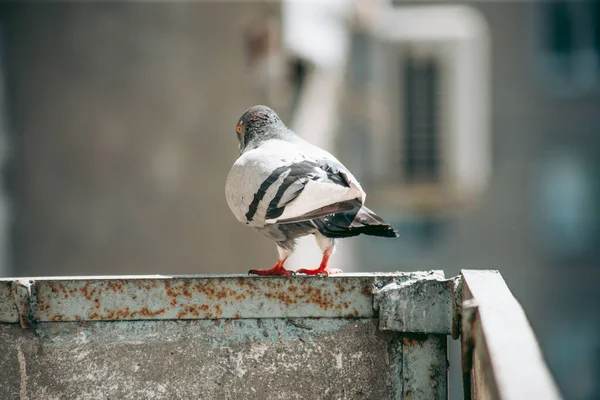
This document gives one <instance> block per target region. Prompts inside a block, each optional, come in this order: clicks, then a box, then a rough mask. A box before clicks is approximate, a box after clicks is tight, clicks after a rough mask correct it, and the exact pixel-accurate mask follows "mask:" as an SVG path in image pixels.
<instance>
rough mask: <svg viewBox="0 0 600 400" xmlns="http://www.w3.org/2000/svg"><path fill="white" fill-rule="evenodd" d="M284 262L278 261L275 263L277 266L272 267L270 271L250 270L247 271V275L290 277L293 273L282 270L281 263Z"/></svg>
mask: <svg viewBox="0 0 600 400" xmlns="http://www.w3.org/2000/svg"><path fill="white" fill-rule="evenodd" d="M284 261H285V260H279V261H277V264H275V265H274V266H273V268H271V269H251V270H250V271H248V273H249V274H251V275H261V276H269V275H284V276H291V275H294V274H295V273H294V271H288V270H287V269H285V268H283V262H284Z"/></svg>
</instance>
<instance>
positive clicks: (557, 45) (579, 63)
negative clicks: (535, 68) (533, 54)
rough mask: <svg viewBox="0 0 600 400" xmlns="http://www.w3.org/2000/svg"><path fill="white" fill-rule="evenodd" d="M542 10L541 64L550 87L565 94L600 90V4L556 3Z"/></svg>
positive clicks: (594, 1) (544, 4) (556, 0)
mask: <svg viewBox="0 0 600 400" xmlns="http://www.w3.org/2000/svg"><path fill="white" fill-rule="evenodd" d="M538 7H539V11H540V12H539V16H540V29H539V30H538V32H539V38H538V46H539V54H540V60H538V61H539V68H540V69H541V75H542V76H543V77H544V78H546V84H547V86H549V87H550V88H551V89H552V90H555V91H558V92H559V93H562V94H581V93H585V92H588V91H590V90H597V89H598V88H600V1H598V0H584V1H569V0H552V1H546V2H541V3H540V4H539V5H538ZM548 82H551V83H550V84H548Z"/></svg>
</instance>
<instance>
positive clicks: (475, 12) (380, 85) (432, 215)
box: [337, 0, 600, 400]
mask: <svg viewBox="0 0 600 400" xmlns="http://www.w3.org/2000/svg"><path fill="white" fill-rule="evenodd" d="M359 4H361V5H362V8H360V7H359V8H357V10H358V12H357V15H356V16H355V18H354V19H353V24H352V26H353V28H352V33H351V37H352V39H351V44H350V49H351V50H350V56H349V63H348V68H347V70H346V75H345V77H346V78H345V92H344V95H343V96H342V98H343V107H342V110H341V114H340V119H341V121H342V122H341V127H340V131H339V134H338V136H337V138H338V140H337V147H338V149H339V153H340V155H341V158H342V160H343V161H344V162H345V163H346V164H347V165H348V167H350V169H352V170H353V171H354V172H355V173H356V174H357V175H358V176H359V178H360V179H361V180H362V181H363V182H364V183H365V186H367V188H368V192H369V196H368V197H367V203H368V204H369V206H370V207H371V208H374V209H376V210H378V211H379V212H380V213H381V214H382V215H383V216H384V217H386V218H387V219H388V220H390V221H394V222H395V223H396V225H397V226H398V227H399V230H400V234H401V238H400V239H398V240H396V241H385V240H375V239H369V238H361V240H356V241H355V245H354V246H352V251H353V254H354V258H355V259H357V260H359V261H358V263H359V265H363V266H370V265H374V266H377V269H381V268H385V269H387V270H397V269H401V270H420V269H429V268H435V269H444V270H445V272H446V274H447V275H455V274H457V273H458V272H459V270H460V269H461V268H486V269H497V270H499V271H501V273H502V274H503V276H504V277H505V279H506V280H507V282H508V285H509V287H510V288H511V290H512V291H513V293H514V294H515V296H516V297H517V298H518V299H519V300H520V301H521V302H522V304H523V306H524V308H525V310H526V312H527V314H528V316H529V317H530V320H531V322H532V324H533V326H534V329H535V330H536V332H537V334H538V336H539V338H540V342H541V344H542V346H543V348H544V352H545V354H546V355H547V357H548V361H549V363H550V366H551V368H552V370H553V371H554V373H555V374H556V377H557V380H558V381H559V384H560V386H561V387H562V390H563V391H564V393H565V396H566V398H569V399H582V400H583V399H586V400H587V399H598V398H600V380H599V379H598V377H599V376H600V335H599V334H598V332H599V331H600V309H599V308H598V305H599V304H600V289H598V285H597V281H598V279H599V278H600V268H599V266H600V235H599V232H598V226H599V224H598V222H599V219H598V218H599V210H600V208H599V204H600V203H599V202H598V195H599V194H600V193H599V189H600V187H599V185H598V183H599V182H598V178H597V176H598V175H599V174H598V171H599V167H600V161H599V160H600V157H599V156H600V139H599V137H600V136H599V135H600V19H599V15H600V14H599V10H600V9H599V4H600V3H599V2H595V1H581V2H569V1H553V2H484V1H474V2H467V3H462V2H461V5H460V6H458V5H452V4H450V3H449V2H443V4H440V5H437V4H435V3H434V2H427V3H426V4H423V3H422V2H412V3H411V2H408V1H402V0H397V1H396V2H394V4H393V5H392V6H390V5H387V4H381V3H380V4H378V5H377V6H375V7H369V5H370V4H372V3H370V2H360V3H359ZM457 361H458V358H456V359H455V360H452V363H453V364H454V365H460V364H459V363H458V364H457ZM453 373H454V372H453ZM457 376H458V375H457Z"/></svg>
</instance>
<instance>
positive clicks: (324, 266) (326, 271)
mask: <svg viewBox="0 0 600 400" xmlns="http://www.w3.org/2000/svg"><path fill="white" fill-rule="evenodd" d="M330 255H331V252H330V251H325V253H323V259H322V260H321V265H319V268H317V269H299V270H298V271H296V272H297V273H299V274H306V275H325V276H329V275H335V274H341V273H342V270H341V269H335V268H333V269H330V268H327V264H328V263H329V256H330Z"/></svg>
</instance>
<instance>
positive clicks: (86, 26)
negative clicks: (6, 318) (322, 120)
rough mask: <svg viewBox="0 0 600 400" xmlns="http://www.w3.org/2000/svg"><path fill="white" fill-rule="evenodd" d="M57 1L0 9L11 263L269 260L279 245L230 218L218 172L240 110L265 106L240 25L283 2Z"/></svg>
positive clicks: (233, 145)
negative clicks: (9, 152)
mask: <svg viewBox="0 0 600 400" xmlns="http://www.w3.org/2000/svg"><path fill="white" fill-rule="evenodd" d="M52 3H53V4H48V3H40V2H32V3H29V2H27V3H23V2H5V3H3V4H1V5H0V25H2V28H3V30H2V33H3V34H4V37H3V45H4V50H5V56H6V57H5V62H6V72H7V77H8V109H9V116H8V117H9V121H10V123H11V133H12V138H13V147H14V154H13V164H12V166H11V170H12V174H11V178H10V180H11V184H10V187H11V191H12V194H13V196H14V204H15V209H14V212H15V227H14V238H15V260H14V262H15V268H14V271H12V274H13V275H18V276H36V275H37V276H39V275H81V274H112V273H121V274H122V273H145V274H148V273H200V272H213V273H214V272H220V273H225V272H243V273H245V272H246V271H247V270H248V269H250V268H258V267H261V268H262V267H268V266H270V265H271V264H272V262H274V259H275V257H276V252H275V248H274V247H273V245H272V244H271V243H270V242H269V241H268V240H267V239H265V238H263V237H262V236H261V235H260V234H257V233H256V232H254V231H253V230H252V229H249V228H244V227H243V226H242V225H240V224H239V223H238V222H237V221H236V220H235V218H234V217H233V216H232V215H231V212H230V211H229V209H228V208H227V205H226V202H225V195H224V183H225V178H226V175H227V173H228V171H229V168H230V166H231V164H232V163H233V161H234V160H235V159H236V157H237V155H238V153H237V141H236V139H235V131H234V129H235V124H236V121H237V118H238V117H239V115H240V114H241V113H242V112H243V111H244V110H245V109H246V108H247V107H249V106H251V105H253V104H256V103H263V102H266V99H265V97H264V90H263V89H261V87H260V85H257V84H256V82H253V77H254V75H253V74H254V72H256V71H254V70H253V69H252V66H251V65H249V64H248V62H247V50H248V49H247V48H246V47H245V43H246V42H245V41H246V40H247V37H246V30H247V29H248V27H249V26H253V27H255V28H257V27H258V28H260V26H261V23H263V22H265V21H268V19H269V18H272V19H273V20H274V21H275V22H277V21H279V19H280V15H279V12H280V6H279V3H278V2H268V3H262V2H241V3H240V2H237V3H235V2H174V3H172V2H165V3H152V4H150V3H136V2H107V3H93V4H90V3H85V2H83V3H78V2H75V3H64V2H52ZM281 111H282V112H284V111H285V110H281ZM284 114H285V113H284ZM232 249H235V251H232Z"/></svg>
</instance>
